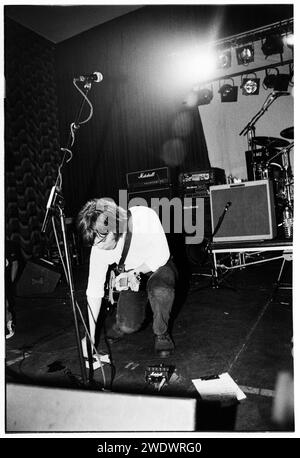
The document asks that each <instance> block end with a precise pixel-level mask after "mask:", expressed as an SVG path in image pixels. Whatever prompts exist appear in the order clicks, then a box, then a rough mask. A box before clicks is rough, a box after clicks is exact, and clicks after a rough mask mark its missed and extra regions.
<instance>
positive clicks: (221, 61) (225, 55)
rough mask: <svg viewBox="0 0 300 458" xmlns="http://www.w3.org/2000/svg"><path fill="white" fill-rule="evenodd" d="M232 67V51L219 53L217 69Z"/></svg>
mask: <svg viewBox="0 0 300 458" xmlns="http://www.w3.org/2000/svg"><path fill="white" fill-rule="evenodd" d="M229 67H231V50H230V49H227V50H226V51H219V52H218V54H217V68H219V69H220V68H229Z"/></svg>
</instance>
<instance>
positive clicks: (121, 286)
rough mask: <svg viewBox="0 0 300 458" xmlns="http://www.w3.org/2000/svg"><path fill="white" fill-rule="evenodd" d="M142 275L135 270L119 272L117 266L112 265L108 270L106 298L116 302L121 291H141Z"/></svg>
mask: <svg viewBox="0 0 300 458" xmlns="http://www.w3.org/2000/svg"><path fill="white" fill-rule="evenodd" d="M140 281H141V278H140V275H138V274H136V273H135V272H134V270H129V271H127V272H126V271H124V272H121V273H120V272H119V271H118V269H116V267H115V266H114V267H111V268H110V269H109V271H108V274H107V277H106V283H105V287H104V290H105V298H106V299H107V300H108V302H109V303H110V304H115V303H116V302H117V300H118V298H119V294H120V292H121V291H128V290H131V291H135V292H137V291H139V288H140Z"/></svg>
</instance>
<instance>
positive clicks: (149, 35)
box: [57, 7, 210, 216]
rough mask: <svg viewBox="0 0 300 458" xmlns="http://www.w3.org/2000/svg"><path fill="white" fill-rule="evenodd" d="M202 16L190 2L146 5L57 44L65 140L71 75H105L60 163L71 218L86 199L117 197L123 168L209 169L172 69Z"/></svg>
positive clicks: (72, 107) (74, 97)
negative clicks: (66, 158)
mask: <svg viewBox="0 0 300 458" xmlns="http://www.w3.org/2000/svg"><path fill="white" fill-rule="evenodd" d="M199 19H201V18H200V17H199V15H198V17H197V16H195V15H194V10H193V9H191V8H182V9H177V8H172V7H146V8H143V9H141V10H138V11H136V12H134V13H131V14H128V15H126V16H124V17H122V18H120V19H117V20H114V21H111V22H109V23H107V24H105V25H101V26H99V27H96V28H94V29H92V30H90V31H88V32H86V33H83V34H81V35H79V36H76V37H75V38H72V39H70V40H67V41H66V42H64V43H62V44H60V45H59V46H58V48H57V74H58V94H59V103H60V114H61V118H60V127H61V138H62V139H63V141H64V142H65V144H66V143H67V142H68V133H69V124H70V122H71V121H72V120H74V118H75V115H76V112H77V107H78V105H79V104H80V100H81V96H80V95H79V94H78V92H77V91H75V89H74V87H73V85H72V79H73V77H74V76H75V75H81V74H85V73H90V72H93V71H100V72H101V73H102V74H103V81H102V82H101V83H98V84H97V83H95V84H93V86H92V90H91V92H90V94H89V97H90V100H91V101H92V103H93V106H94V115H93V118H92V120H91V121H90V122H89V123H88V124H87V125H83V126H82V128H81V129H80V130H79V131H78V133H77V138H76V144H75V147H74V148H73V153H74V157H73V160H72V161H71V162H70V163H68V164H67V165H66V167H65V172H64V193H65V197H66V201H67V209H68V211H69V213H70V214H71V215H70V216H72V215H73V214H74V213H76V212H77V211H78V209H79V207H80V206H81V205H82V204H83V203H84V202H85V201H86V200H87V199H88V198H91V197H95V196H100V195H106V196H113V197H117V195H118V190H119V189H120V188H126V180H125V177H126V173H127V172H131V171H136V170H143V169H147V168H153V167H161V166H169V167H170V172H171V175H172V177H173V181H176V175H177V174H178V173H179V172H180V171H182V170H199V169H200V170H203V169H206V168H208V167H209V165H210V164H209V160H208V155H207V148H206V143H205V138H204V135H203V129H202V124H201V120H200V117H199V113H198V110H197V108H193V109H189V110H188V109H187V108H186V106H185V105H183V103H182V102H183V100H184V95H185V93H184V90H185V88H182V87H180V88H179V89H178V88H177V87H176V86H174V84H173V76H174V75H172V70H173V69H172V60H171V59H172V53H173V52H174V51H176V49H177V45H178V44H180V42H181V40H184V41H185V42H194V41H195V39H196V38H197V36H198V35H199V33H200V30H199V26H200V23H199ZM202 22H203V24H202V28H204V29H206V28H207V27H208V26H209V25H208V24H207V23H206V24H205V23H204V21H202ZM201 33H202V32H201ZM183 89H184V90H183ZM86 112H87V111H85V113H86Z"/></svg>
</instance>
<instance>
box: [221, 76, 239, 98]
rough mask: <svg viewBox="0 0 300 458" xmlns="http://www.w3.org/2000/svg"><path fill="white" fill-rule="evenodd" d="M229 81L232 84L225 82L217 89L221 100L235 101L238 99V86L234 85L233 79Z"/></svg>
mask: <svg viewBox="0 0 300 458" xmlns="http://www.w3.org/2000/svg"><path fill="white" fill-rule="evenodd" d="M231 81H232V84H230V83H225V84H223V85H222V86H221V87H220V89H219V91H218V92H219V93H220V94H221V102H236V101H237V99H238V87H237V86H235V85H234V81H233V80H231Z"/></svg>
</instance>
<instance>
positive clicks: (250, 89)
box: [241, 75, 260, 95]
mask: <svg viewBox="0 0 300 458" xmlns="http://www.w3.org/2000/svg"><path fill="white" fill-rule="evenodd" d="M259 85H260V79H259V78H257V77H256V75H255V77H254V78H249V77H247V78H243V79H242V84H241V89H242V94H243V95H258V94H259Z"/></svg>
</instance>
